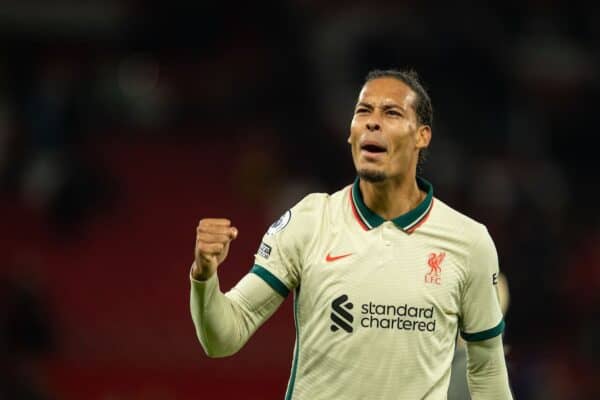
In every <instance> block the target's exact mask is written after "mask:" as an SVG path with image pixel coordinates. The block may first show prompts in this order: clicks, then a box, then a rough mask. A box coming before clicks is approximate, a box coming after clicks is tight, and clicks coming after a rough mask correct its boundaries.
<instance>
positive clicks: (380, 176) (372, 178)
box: [356, 169, 387, 183]
mask: <svg viewBox="0 0 600 400" xmlns="http://www.w3.org/2000/svg"><path fill="white" fill-rule="evenodd" d="M356 173H357V174H358V177H359V178H360V179H362V180H363V181H365V182H370V183H379V182H383V181H385V180H386V179H387V175H386V174H385V173H384V172H382V171H376V170H373V169H359V170H358V171H356Z"/></svg>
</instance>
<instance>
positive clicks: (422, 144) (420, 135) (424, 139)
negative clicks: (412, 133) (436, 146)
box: [416, 125, 431, 150]
mask: <svg viewBox="0 0 600 400" xmlns="http://www.w3.org/2000/svg"><path fill="white" fill-rule="evenodd" d="M429 142H431V127H430V126H429V125H421V126H419V127H418V128H417V140H416V146H417V149H419V150H421V149H424V148H426V147H429Z"/></svg>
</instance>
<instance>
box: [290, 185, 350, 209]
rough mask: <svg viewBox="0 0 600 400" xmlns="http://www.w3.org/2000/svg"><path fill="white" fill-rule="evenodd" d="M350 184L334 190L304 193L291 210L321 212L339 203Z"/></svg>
mask: <svg viewBox="0 0 600 400" xmlns="http://www.w3.org/2000/svg"><path fill="white" fill-rule="evenodd" d="M349 188H350V186H346V187H344V188H342V189H340V190H338V191H336V192H333V193H326V192H313V193H308V194H307V195H305V196H304V197H303V198H302V199H301V200H300V201H299V202H298V203H296V204H295V205H294V206H293V207H292V210H293V211H296V212H301V213H311V212H312V213H322V212H323V211H324V210H325V209H327V208H328V207H330V206H336V205H339V204H340V203H341V202H342V201H343V199H344V198H346V196H348V190H349Z"/></svg>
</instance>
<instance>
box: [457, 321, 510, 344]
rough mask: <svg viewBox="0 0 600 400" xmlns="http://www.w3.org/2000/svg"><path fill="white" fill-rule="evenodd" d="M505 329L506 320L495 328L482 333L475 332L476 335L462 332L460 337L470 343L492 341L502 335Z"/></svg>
mask: <svg viewBox="0 0 600 400" xmlns="http://www.w3.org/2000/svg"><path fill="white" fill-rule="evenodd" d="M504 327H505V323H504V319H502V320H501V321H500V323H499V324H498V325H496V326H495V327H493V328H490V329H486V330H485V331H481V332H475V333H466V332H462V331H461V332H460V336H461V337H462V338H463V339H465V340H466V341H469V342H479V341H481V340H487V339H491V338H493V337H496V336H498V335H500V334H501V333H502V332H504Z"/></svg>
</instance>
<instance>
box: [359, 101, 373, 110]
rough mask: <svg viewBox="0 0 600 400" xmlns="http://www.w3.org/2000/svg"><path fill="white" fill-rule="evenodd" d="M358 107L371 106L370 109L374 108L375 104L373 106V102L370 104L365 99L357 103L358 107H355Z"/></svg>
mask: <svg viewBox="0 0 600 400" xmlns="http://www.w3.org/2000/svg"><path fill="white" fill-rule="evenodd" d="M358 107H366V108H369V109H372V108H373V106H372V105H371V104H369V103H365V102H364V101H359V102H358V103H357V104H356V107H355V108H358Z"/></svg>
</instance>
